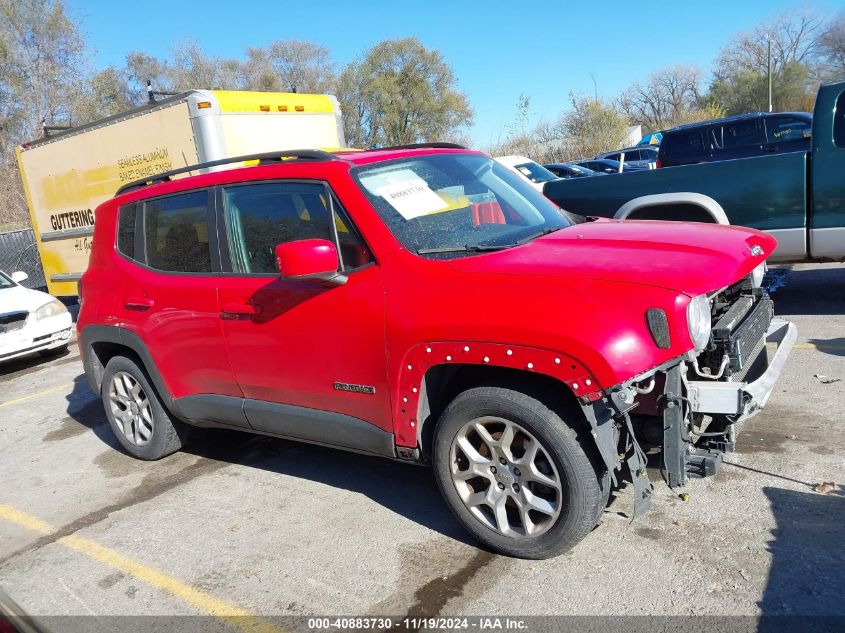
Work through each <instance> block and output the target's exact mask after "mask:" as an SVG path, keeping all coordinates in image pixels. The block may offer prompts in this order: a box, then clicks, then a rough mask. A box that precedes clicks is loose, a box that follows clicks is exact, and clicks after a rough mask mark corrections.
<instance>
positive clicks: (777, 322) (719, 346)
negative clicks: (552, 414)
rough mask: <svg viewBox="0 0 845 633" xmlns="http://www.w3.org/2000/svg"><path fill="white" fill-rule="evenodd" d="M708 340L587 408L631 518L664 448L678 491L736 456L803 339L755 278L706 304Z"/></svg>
mask: <svg viewBox="0 0 845 633" xmlns="http://www.w3.org/2000/svg"><path fill="white" fill-rule="evenodd" d="M709 301H710V306H711V318H712V323H713V327H712V331H711V334H710V339H709V342H708V344H707V346H706V347H705V348H704V349H703V350H702V351H700V352H699V351H691V352H689V353H688V354H686V355H684V356H682V357H680V358H676V359H674V360H672V361H670V362H668V363H665V364H664V365H661V366H660V367H656V368H654V369H652V370H650V371H648V372H645V373H643V374H640V375H638V376H636V377H635V378H633V379H631V380H629V381H627V382H625V383H623V384H621V385H617V386H616V387H614V388H613V389H611V390H610V392H609V394H608V395H607V397H605V398H603V399H601V400H599V401H596V402H593V403H582V407H583V409H584V412H585V415H586V417H587V419H588V421H589V422H590V424H591V426H592V432H593V437H594V438H595V440H596V443H597V446H598V448H599V451H600V453H601V455H602V458H603V460H604V462H605V464H606V466H607V467H608V469H609V470H610V472H611V473H612V475H613V476H614V482H615V478H616V474H617V471H619V470H621V467H622V464H623V463H624V464H626V465H627V466H628V470H629V474H630V479H631V481H632V482H633V485H634V498H635V501H634V517H635V518H636V517H638V516H640V515H642V514H644V513H645V512H646V511H647V510H648V508H649V506H650V503H651V492H652V485H651V482H650V481H649V479H648V476H647V474H646V470H645V469H646V453H647V452H648V453H651V452H656V451H655V449H659V452H660V460H661V472H662V473H663V477H664V479H665V480H666V483H667V484H668V485H669V486H670V487H672V488H674V487H677V486H684V485H685V484H686V483H687V482H688V481H689V479H690V478H701V477H708V476H711V475H715V474H716V473H717V472H718V470H719V466H720V465H721V463H722V456H723V455H724V454H725V453H730V452H732V451H733V450H734V447H735V444H736V427H737V424H739V423H740V422H742V421H744V420H747V419H749V418H751V417H753V416H754V415H756V414H757V413H759V412H760V410H761V409H762V408H763V406H765V404H766V402H767V401H768V399H769V396H770V395H771V392H772V390H773V388H774V384H775V382H776V381H777V379H778V377H779V376H780V374H781V372H782V371H783V367H784V365H785V363H786V359H787V356H788V355H789V352H790V350H791V348H792V345H793V344H794V342H795V339H796V337H797V329H796V327H795V325H794V324H792V323H790V322H788V321H784V320H781V319H775V318H774V310H773V305H772V301H771V299H770V298H769V296H768V295H767V294H766V293H765V292H764V291H763V290H762V289H761V288H759V287H754V286H753V284H751V283H750V279H748V278H747V279H744V280H742V281H741V282H738V283H736V284H733V285H732V286H730V287H728V288H726V289H724V290H722V291H720V292H718V293H714V294H713V295H711V296H710V297H709Z"/></svg>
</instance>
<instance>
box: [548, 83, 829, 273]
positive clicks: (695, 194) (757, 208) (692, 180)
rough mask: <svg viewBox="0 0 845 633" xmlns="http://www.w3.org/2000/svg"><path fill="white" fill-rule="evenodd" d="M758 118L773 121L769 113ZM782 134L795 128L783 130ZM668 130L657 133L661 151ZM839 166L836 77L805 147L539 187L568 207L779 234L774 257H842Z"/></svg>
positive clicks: (823, 93)
mask: <svg viewBox="0 0 845 633" xmlns="http://www.w3.org/2000/svg"><path fill="white" fill-rule="evenodd" d="M763 120H764V126H768V127H767V129H771V130H774V129H775V126H776V125H777V122H776V118H775V116H772V117H769V116H765V117H763ZM784 124H785V123H784ZM787 127H788V126H787ZM699 131H700V130H699ZM697 133H698V131H696V134H697ZM784 135H785V136H790V135H792V136H794V134H793V133H792V132H789V131H788V130H786V131H784ZM670 136H671V134H670V133H667V134H666V135H665V136H664V137H663V144H662V145H661V148H660V151H661V153H662V152H663V148H664V147H666V143H667V142H670V141H669V140H668V139H669V137H670ZM802 136H804V134H803V133H802ZM843 174H845V82H840V83H837V84H830V85H827V86H822V87H821V88H819V93H818V96H817V97H816V107H815V113H814V114H813V118H812V133H811V135H810V147H808V148H807V150H806V151H803V152H786V153H780V152H773V153H768V152H767V153H765V154H763V155H760V156H754V157H750V158H741V159H737V160H721V161H712V162H710V161H705V162H702V163H700V164H696V165H680V166H677V167H671V168H665V169H652V170H648V171H642V172H638V173H633V174H622V175H621V176H619V177H618V178H614V179H613V182H612V183H604V182H602V183H595V182H592V181H591V179H589V178H579V179H577V180H567V181H563V180H560V181H554V182H550V183H548V185H547V186H546V187H545V189H544V190H543V193H544V194H545V195H546V197H548V198H549V199H551V200H553V201H554V202H556V203H557V204H558V205H560V206H561V207H563V208H564V209H566V210H567V211H572V212H573V213H580V214H582V215H588V216H605V217H614V218H617V219H626V218H630V219H636V220H678V221H682V222H715V223H719V224H737V225H740V226H749V227H752V228H756V229H760V230H762V231H766V232H768V233H769V234H770V235H772V236H773V237H775V238H777V240H778V247H777V250H776V251H775V253H774V255H773V256H772V260H773V261H804V260H845V177H843ZM608 184H612V186H607V185H608Z"/></svg>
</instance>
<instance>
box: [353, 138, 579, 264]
mask: <svg viewBox="0 0 845 633" xmlns="http://www.w3.org/2000/svg"><path fill="white" fill-rule="evenodd" d="M352 173H353V175H354V177H355V178H356V180H357V181H358V183H359V185H360V186H361V189H362V190H363V192H364V194H365V195H366V196H367V198H368V199H369V200H370V202H371V203H372V205H373V207H375V209H376V211H377V212H378V214H379V215H380V216H381V218H382V220H384V222H385V224H387V226H388V228H389V229H390V230H391V231H392V232H393V234H394V235H395V236H396V238H397V239H398V240H399V241H400V242H401V243H402V244H403V245H404V246H405V247H406V248H407V249H409V250H411V251H414V252H417V253H421V254H425V252H429V253H430V252H431V251H432V250H436V251H441V252H451V251H455V252H457V253H460V252H461V251H477V250H488V249H489V250H495V249H499V248H507V247H510V246H516V245H517V244H519V243H521V242H523V241H527V240H530V239H532V238H533V237H538V236H539V235H542V234H544V233H547V232H551V231H554V230H557V229H562V228H566V227H568V226H572V225H573V224H576V223H578V222H581V221H583V220H584V218H581V217H580V216H574V215H571V214H568V213H566V212H565V211H562V210H561V209H559V208H558V207H557V206H556V205H555V204H554V203H553V202H551V200H549V199H548V198H546V197H545V196H543V194H541V193H540V192H538V191H536V190H535V189H534V188H533V187H532V186H531V185H529V184H528V183H527V182H525V181H524V180H523V179H521V178H520V177H519V176H517V175H516V174H514V173H513V172H512V171H510V170H509V169H507V168H506V167H503V166H502V165H500V164H499V163H497V162H495V161H493V160H491V159H490V158H488V157H486V156H481V155H478V154H432V155H427V156H415V157H413V158H408V159H400V160H394V161H390V162H388V163H377V164H375V165H372V166H370V165H367V166H362V167H358V168H356V169H354V170H353V171H352Z"/></svg>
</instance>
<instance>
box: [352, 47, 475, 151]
mask: <svg viewBox="0 0 845 633" xmlns="http://www.w3.org/2000/svg"><path fill="white" fill-rule="evenodd" d="M455 84H456V82H455V77H454V74H453V73H452V69H451V68H450V67H449V65H448V64H447V63H446V62H445V61H444V60H443V57H442V55H441V54H440V53H439V52H438V51H436V50H429V49H427V48H426V47H425V46H423V44H422V43H421V42H420V41H419V40H418V39H416V38H405V39H398V40H385V41H383V42H381V43H379V44H377V45H376V46H374V47H373V48H371V49H370V50H368V51H367V52H366V53H365V55H364V56H363V58H362V59H361V60H360V61H357V62H353V63H351V64H349V65H348V66H346V68H344V69H343V71H342V72H341V74H340V77H339V80H338V97H339V99H340V103H341V107H342V108H343V116H344V128H345V132H346V140H347V143H349V144H351V145H358V146H374V145H398V144H406V143H415V142H421V141H435V140H441V139H442V138H444V137H446V136H452V135H455V134H456V133H459V131H460V129H461V128H463V127H464V126H467V125H469V124H470V123H471V122H472V116H473V113H472V110H471V108H470V106H469V102H468V100H467V98H466V96H465V95H464V94H462V93H461V92H459V91H458V90H457V88H456V85H455Z"/></svg>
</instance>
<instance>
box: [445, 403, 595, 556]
mask: <svg viewBox="0 0 845 633" xmlns="http://www.w3.org/2000/svg"><path fill="white" fill-rule="evenodd" d="M573 421H574V420H573ZM582 441H583V442H584V443H586V442H589V441H592V438H590V437H589V436H588V435H587V436H586V437H582V434H579V433H578V432H576V430H575V429H574V428H573V427H572V426H570V425H569V424H567V423H566V422H565V421H564V420H563V419H562V418H561V416H560V415H559V414H558V413H557V412H555V411H554V410H552V409H550V408H549V407H548V406H547V405H546V404H544V403H543V402H542V401H541V400H539V399H537V398H535V397H532V396H530V395H527V394H525V393H522V392H519V391H514V390H512V389H507V388H502V387H478V388H474V389H469V390H467V391H465V392H463V393H461V394H460V395H459V396H458V397H457V398H455V399H454V400H453V401H452V402H451V403H450V404H449V406H448V407H447V408H446V410H445V411H444V412H443V415H442V416H441V418H440V420H439V421H438V425H437V428H436V429H435V432H434V447H433V448H434V471H435V476H436V478H437V483H438V486H439V487H440V491H441V493H442V494H443V497H444V498H445V500H446V502H447V504H448V505H449V507H450V509H451V510H452V512H453V513H454V514H455V516H456V517H457V518H458V520H459V521H460V522H461V523H462V524H463V525H464V527H466V529H467V530H469V532H470V533H472V534H473V536H475V537H476V538H477V539H478V540H479V541H481V542H482V543H484V544H485V545H487V546H488V547H490V548H491V549H493V550H495V551H497V552H500V553H502V554H507V555H509V556H516V557H519V558H534V559H540V558H549V557H551V556H556V555H558V554H560V553H562V552H564V551H566V550H569V549H571V548H572V547H573V546H574V545H575V544H576V543H578V541H580V540H581V539H583V538H584V537H585V536H586V535H587V534H588V533H589V532H590V530H592V529H593V527H595V525H596V522H597V520H598V517H599V515H600V513H601V511H602V509H603V504H604V502H605V501H606V499H607V495H606V490H607V489H608V486H609V481H608V480H607V477H600V476H599V475H597V473H596V469H595V468H594V467H593V465H592V463H591V461H590V459H589V457H588V455H587V452H586V451H585V448H584V446H583V445H582ZM600 479H601V481H600ZM602 484H604V486H603V485H602Z"/></svg>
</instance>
